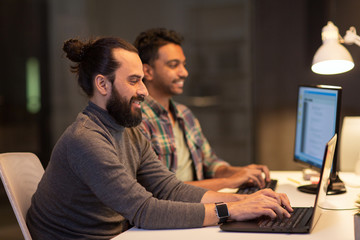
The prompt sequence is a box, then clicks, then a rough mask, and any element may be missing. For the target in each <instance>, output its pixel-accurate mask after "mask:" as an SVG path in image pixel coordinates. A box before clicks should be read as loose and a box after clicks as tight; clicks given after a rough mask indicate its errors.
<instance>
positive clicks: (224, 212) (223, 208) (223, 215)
mask: <svg viewBox="0 0 360 240" xmlns="http://www.w3.org/2000/svg"><path fill="white" fill-rule="evenodd" d="M215 211H216V215H217V216H218V218H219V223H218V224H221V223H224V222H226V220H227V219H228V217H230V215H229V211H228V208H227V205H226V203H223V202H217V203H215Z"/></svg>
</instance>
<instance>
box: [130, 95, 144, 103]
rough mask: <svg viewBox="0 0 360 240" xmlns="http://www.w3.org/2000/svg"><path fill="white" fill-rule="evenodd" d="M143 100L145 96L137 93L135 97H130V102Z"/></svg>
mask: <svg viewBox="0 0 360 240" xmlns="http://www.w3.org/2000/svg"><path fill="white" fill-rule="evenodd" d="M144 100H145V96H144V95H138V96H136V97H132V98H131V100H130V102H134V101H139V102H143V101H144Z"/></svg>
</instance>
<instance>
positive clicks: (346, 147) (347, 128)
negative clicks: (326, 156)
mask: <svg viewBox="0 0 360 240" xmlns="http://www.w3.org/2000/svg"><path fill="white" fill-rule="evenodd" d="M339 150H340V170H341V171H349V172H354V171H356V168H355V166H356V163H357V162H358V161H360V116H351V117H350V116H346V117H344V120H343V123H342V129H341V136H340V145H339Z"/></svg>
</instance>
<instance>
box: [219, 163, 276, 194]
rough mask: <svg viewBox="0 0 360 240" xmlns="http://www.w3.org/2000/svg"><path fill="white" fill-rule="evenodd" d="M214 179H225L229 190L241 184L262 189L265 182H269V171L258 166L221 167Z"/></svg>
mask: <svg viewBox="0 0 360 240" xmlns="http://www.w3.org/2000/svg"><path fill="white" fill-rule="evenodd" d="M264 176H265V179H264ZM215 177H222V178H227V180H228V187H230V188H231V187H232V188H237V187H239V186H240V185H241V184H243V183H250V184H253V185H256V186H259V187H261V188H263V187H264V186H265V181H270V171H269V169H268V167H267V166H265V165H258V164H251V165H248V166H245V167H233V166H221V167H219V168H218V169H217V170H216V175H215Z"/></svg>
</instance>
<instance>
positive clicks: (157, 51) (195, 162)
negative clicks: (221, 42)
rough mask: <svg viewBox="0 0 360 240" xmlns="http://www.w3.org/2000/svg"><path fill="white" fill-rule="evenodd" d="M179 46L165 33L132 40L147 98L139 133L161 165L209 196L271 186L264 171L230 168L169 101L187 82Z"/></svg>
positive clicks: (192, 119) (197, 126) (192, 118)
mask: <svg viewBox="0 0 360 240" xmlns="http://www.w3.org/2000/svg"><path fill="white" fill-rule="evenodd" d="M182 41H183V38H182V36H180V35H179V34H178V33H177V32H175V31H172V30H167V29H164V28H155V29H150V30H147V31H145V32H142V33H141V34H139V36H138V37H137V38H136V40H135V44H134V45H135V47H136V48H137V49H138V51H139V56H140V58H141V60H142V62H143V64H144V66H143V68H144V83H145V85H146V87H147V88H148V91H149V95H150V96H149V97H147V98H146V99H145V102H144V103H143V104H142V112H143V122H142V124H141V125H140V130H141V131H142V132H143V134H144V135H145V136H146V137H147V138H148V139H149V140H150V141H151V143H152V146H153V148H154V150H155V152H156V154H157V155H158V157H159V159H160V161H161V162H163V164H164V165H165V166H167V168H168V169H169V170H171V171H172V172H174V173H175V174H176V176H177V177H178V178H179V179H180V180H182V181H185V182H186V183H188V184H192V185H197V186H201V187H204V188H207V189H211V190H219V189H222V188H236V187H238V186H239V185H241V184H242V183H246V182H250V183H253V184H255V185H259V186H260V187H263V186H264V183H265V180H266V181H269V180H270V174H269V169H268V168H267V167H266V166H264V165H256V164H251V165H248V166H245V167H234V166H230V165H229V164H228V163H227V162H225V161H224V160H222V159H220V158H218V156H217V155H216V154H215V153H214V151H213V149H212V148H211V146H210V144H209V142H208V141H207V139H206V137H205V136H204V134H203V133H202V130H201V127H200V123H199V121H198V120H197V119H196V118H195V116H194V115H193V114H192V112H191V111H190V109H189V108H187V107H186V106H184V105H182V104H179V103H177V102H175V101H173V100H172V97H173V96H176V95H179V94H182V93H183V86H184V82H185V80H186V78H187V76H188V71H187V69H186V67H185V65H186V58H185V55H184V52H183V49H182V47H181V43H182ZM263 175H265V179H264V177H263Z"/></svg>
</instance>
